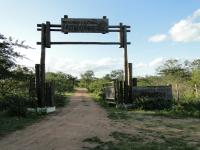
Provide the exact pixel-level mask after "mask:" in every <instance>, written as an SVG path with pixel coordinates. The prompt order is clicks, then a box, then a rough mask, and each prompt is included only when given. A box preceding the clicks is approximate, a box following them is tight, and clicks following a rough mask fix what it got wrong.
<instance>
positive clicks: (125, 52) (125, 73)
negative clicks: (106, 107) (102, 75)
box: [123, 26, 128, 103]
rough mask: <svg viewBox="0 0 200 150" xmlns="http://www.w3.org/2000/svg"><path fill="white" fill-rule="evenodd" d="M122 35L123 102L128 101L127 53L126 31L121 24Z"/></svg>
mask: <svg viewBox="0 0 200 150" xmlns="http://www.w3.org/2000/svg"><path fill="white" fill-rule="evenodd" d="M123 36H124V103H127V102H128V54H127V31H126V27H125V26H123Z"/></svg>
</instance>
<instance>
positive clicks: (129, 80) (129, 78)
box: [128, 63, 133, 103]
mask: <svg viewBox="0 0 200 150" xmlns="http://www.w3.org/2000/svg"><path fill="white" fill-rule="evenodd" d="M128 87H129V92H128V93H129V94H128V96H129V102H130V103H132V97H133V94H132V87H133V81H132V63H128Z"/></svg>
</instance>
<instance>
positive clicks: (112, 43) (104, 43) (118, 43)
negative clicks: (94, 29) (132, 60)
mask: <svg viewBox="0 0 200 150" xmlns="http://www.w3.org/2000/svg"><path fill="white" fill-rule="evenodd" d="M50 44H52V45H53V44H55V45H56V44H79V45H81V44H83V45H85V44H86V45H87V44H92V45H120V42H50ZM127 44H129V45H130V44H131V43H130V42H127ZM37 45H41V42H37Z"/></svg>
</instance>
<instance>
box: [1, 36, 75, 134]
mask: <svg viewBox="0 0 200 150" xmlns="http://www.w3.org/2000/svg"><path fill="white" fill-rule="evenodd" d="M16 48H23V49H26V50H28V49H31V47H30V46H28V45H25V44H24V41H22V42H19V41H18V40H14V39H13V38H11V37H9V38H7V37H5V36H4V35H2V34H0V137H1V136H4V135H6V134H8V133H10V132H12V131H15V130H17V129H21V128H24V127H26V126H27V125H30V124H32V123H34V122H36V121H38V120H40V119H41V118H43V117H44V116H45V114H44V113H37V112H29V111H28V110H27V108H35V107H37V98H36V96H35V97H30V93H29V92H30V91H29V84H30V80H31V79H33V78H34V76H35V75H34V69H32V68H27V67H26V66H21V65H18V64H17V63H16V60H17V59H27V58H25V56H23V55H21V54H20V53H19V52H16V51H15V49H16ZM46 78H47V80H51V81H54V82H55V105H56V107H63V106H65V105H67V103H68V102H69V99H68V97H69V93H72V92H73V89H74V83H75V79H76V78H74V77H73V76H71V75H68V74H64V73H62V72H58V73H50V72H49V73H47V74H46Z"/></svg>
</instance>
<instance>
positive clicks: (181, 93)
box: [82, 59, 200, 150]
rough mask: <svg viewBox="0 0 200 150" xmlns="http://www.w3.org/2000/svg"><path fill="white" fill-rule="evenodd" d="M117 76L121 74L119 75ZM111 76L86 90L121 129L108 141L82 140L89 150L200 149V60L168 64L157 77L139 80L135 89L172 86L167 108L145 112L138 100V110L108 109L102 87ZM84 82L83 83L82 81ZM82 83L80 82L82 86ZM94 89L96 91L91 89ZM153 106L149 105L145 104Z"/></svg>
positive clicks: (175, 61) (92, 138)
mask: <svg viewBox="0 0 200 150" xmlns="http://www.w3.org/2000/svg"><path fill="white" fill-rule="evenodd" d="M113 72H115V73H116V72H117V75H119V74H120V72H119V71H113ZM112 77H113V76H111V74H108V75H106V76H105V77H103V78H100V79H97V78H95V77H94V75H93V77H92V78H90V79H91V80H90V83H88V85H87V86H88V90H89V91H90V92H92V93H91V96H92V97H93V99H94V100H95V101H96V102H97V103H98V104H99V105H100V106H101V107H103V108H104V109H105V110H106V111H107V113H108V118H110V119H111V120H112V122H113V125H115V124H116V126H117V124H118V123H119V125H121V126H122V127H121V128H120V130H118V131H114V132H111V133H110V135H109V138H107V139H101V138H100V137H97V136H95V137H89V138H86V139H84V140H83V142H84V143H86V145H87V146H85V147H84V149H86V150H87V149H88V150H107V149H109V150H112V149H113V150H121V149H123V150H130V149H136V150H142V149H148V150H151V149H152V150H198V149H199V148H200V144H199V140H200V128H199V126H200V119H199V118H200V93H199V87H200V82H199V81H200V60H199V59H197V60H193V61H191V62H189V61H187V60H186V61H180V60H174V59H173V60H167V61H166V62H164V63H163V64H162V65H161V66H160V67H158V69H157V75H155V76H146V77H142V78H138V86H156V85H169V84H171V85H172V88H173V97H174V99H173V101H172V106H171V107H170V108H166V109H165V108H164V109H145V107H143V104H144V100H145V99H141V100H140V99H138V103H137V104H138V107H135V108H132V109H129V110H126V109H125V108H123V107H118V108H116V107H115V105H109V104H108V103H107V102H106V100H104V99H103V97H102V95H103V93H102V89H103V84H96V83H98V82H100V81H101V80H103V81H104V82H103V83H106V82H110V81H112V80H113V79H114V78H112ZM82 80H83V81H84V79H83V78H82ZM83 81H82V82H83ZM91 87H95V88H91ZM145 105H152V101H148V100H147V101H145Z"/></svg>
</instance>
